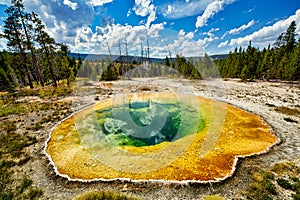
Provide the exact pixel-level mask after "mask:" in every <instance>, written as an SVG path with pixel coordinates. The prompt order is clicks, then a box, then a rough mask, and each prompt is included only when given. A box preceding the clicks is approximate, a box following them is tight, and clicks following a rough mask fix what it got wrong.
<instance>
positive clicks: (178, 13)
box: [158, 0, 214, 19]
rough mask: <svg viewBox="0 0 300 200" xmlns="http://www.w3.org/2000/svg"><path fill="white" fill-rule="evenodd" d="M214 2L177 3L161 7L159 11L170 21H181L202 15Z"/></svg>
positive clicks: (209, 0) (188, 0)
mask: <svg viewBox="0 0 300 200" xmlns="http://www.w3.org/2000/svg"><path fill="white" fill-rule="evenodd" d="M213 1H214V0H201V1H199V0H185V2H183V1H175V2H172V5H171V4H170V3H167V4H164V5H161V6H160V7H159V8H158V10H159V12H160V13H162V14H163V15H164V17H166V18H169V19H179V18H183V17H187V16H194V15H198V14H200V13H202V12H203V11H204V10H205V8H206V7H207V6H208V5H209V4H210V3H212V2H213Z"/></svg>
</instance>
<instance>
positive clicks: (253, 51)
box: [216, 21, 300, 81]
mask: <svg viewBox="0 0 300 200" xmlns="http://www.w3.org/2000/svg"><path fill="white" fill-rule="evenodd" d="M295 31H296V22H295V21H293V22H292V23H291V24H290V26H289V27H288V29H287V30H286V32H285V33H282V34H280V35H279V37H278V39H277V41H276V42H275V43H274V46H273V47H272V48H271V47H270V45H269V46H268V48H267V49H266V48H264V49H263V50H262V51H260V50H259V49H258V48H255V47H252V45H251V41H250V43H249V46H248V47H247V49H243V48H242V47H240V48H239V49H238V48H235V50H234V52H230V53H229V55H228V57H227V58H226V59H221V60H217V61H216V64H217V66H218V68H219V71H220V73H221V76H222V77H224V78H241V79H242V80H245V81H246V80H253V79H262V80H269V79H281V80H288V81H295V80H300V39H299V40H298V41H296V36H297V34H296V32H295Z"/></svg>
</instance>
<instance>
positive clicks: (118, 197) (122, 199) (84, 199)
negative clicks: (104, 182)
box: [74, 191, 137, 200]
mask: <svg viewBox="0 0 300 200" xmlns="http://www.w3.org/2000/svg"><path fill="white" fill-rule="evenodd" d="M107 199H110V200H137V198H134V197H130V196H127V195H124V194H121V193H118V192H112V191H100V192H96V191H89V192H87V193H85V194H82V195H79V196H77V197H75V198H74V200H107Z"/></svg>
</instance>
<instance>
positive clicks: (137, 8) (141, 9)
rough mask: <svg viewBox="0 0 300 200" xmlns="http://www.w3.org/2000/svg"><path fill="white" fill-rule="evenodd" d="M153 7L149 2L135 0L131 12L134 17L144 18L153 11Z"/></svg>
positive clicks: (149, 0) (147, 0)
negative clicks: (133, 13)
mask: <svg viewBox="0 0 300 200" xmlns="http://www.w3.org/2000/svg"><path fill="white" fill-rule="evenodd" d="M153 7H154V5H153V4H151V0H135V5H134V8H133V11H134V12H135V14H136V15H139V16H141V17H146V16H147V15H149V14H150V13H151V12H152V11H153Z"/></svg>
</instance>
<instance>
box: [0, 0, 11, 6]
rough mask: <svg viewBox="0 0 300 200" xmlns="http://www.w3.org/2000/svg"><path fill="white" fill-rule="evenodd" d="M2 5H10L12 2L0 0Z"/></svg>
mask: <svg viewBox="0 0 300 200" xmlns="http://www.w3.org/2000/svg"><path fill="white" fill-rule="evenodd" d="M0 4H3V5H10V4H11V0H0Z"/></svg>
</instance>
